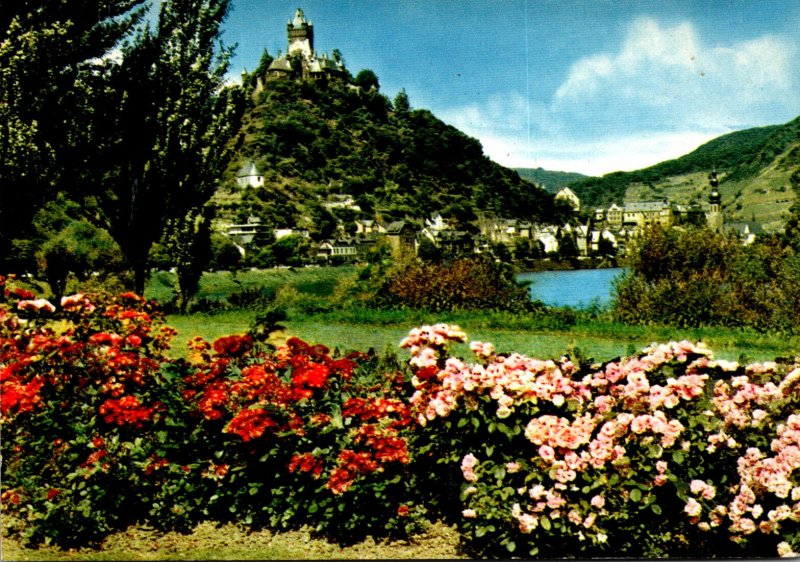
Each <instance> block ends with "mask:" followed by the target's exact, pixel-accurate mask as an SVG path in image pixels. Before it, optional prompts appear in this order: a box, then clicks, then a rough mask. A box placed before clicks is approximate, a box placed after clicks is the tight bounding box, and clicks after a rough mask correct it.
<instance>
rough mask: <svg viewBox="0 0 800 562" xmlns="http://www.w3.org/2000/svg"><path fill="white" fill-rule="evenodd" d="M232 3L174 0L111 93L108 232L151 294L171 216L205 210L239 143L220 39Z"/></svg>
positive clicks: (137, 284) (240, 98)
mask: <svg viewBox="0 0 800 562" xmlns="http://www.w3.org/2000/svg"><path fill="white" fill-rule="evenodd" d="M228 6H229V0H167V1H165V2H164V3H163V4H162V5H161V11H160V13H159V20H158V25H157V29H156V30H155V31H151V30H150V28H149V27H148V28H146V29H144V30H143V31H142V32H141V33H140V34H139V35H138V36H137V38H136V40H135V41H134V42H133V43H132V44H130V45H127V46H126V47H125V49H124V50H123V55H124V58H123V61H122V63H121V64H120V65H118V66H117V67H116V68H115V69H114V72H113V81H112V86H113V89H112V91H111V92H110V95H109V96H108V98H109V99H108V100H107V102H108V103H107V105H106V107H105V109H106V111H107V117H108V118H107V119H106V120H105V122H106V125H107V127H108V129H107V130H106V137H107V139H109V142H108V144H107V146H106V147H105V149H106V153H105V155H104V156H105V159H106V162H107V164H108V171H107V173H106V176H105V179H104V184H103V189H102V190H101V192H100V193H99V194H98V196H99V197H98V199H99V202H100V207H101V208H102V210H103V215H104V217H105V220H106V228H107V230H108V231H109V233H111V235H112V236H113V237H114V239H115V240H116V241H117V243H118V244H119V246H120V248H121V250H122V252H123V254H124V255H125V257H126V258H127V260H128V263H129V265H130V267H131V268H132V269H133V272H134V289H135V290H136V291H138V292H142V291H143V290H144V284H145V281H146V272H147V266H148V254H149V252H150V248H151V247H152V245H153V243H154V242H156V241H157V240H158V239H159V238H161V235H162V233H163V232H164V229H165V226H166V223H167V221H168V220H169V219H175V220H178V219H182V218H184V217H186V216H187V215H188V214H189V213H190V212H191V211H193V210H196V209H199V208H200V207H202V206H203V205H204V204H205V203H206V202H207V201H208V199H209V198H210V197H211V195H212V194H213V193H214V191H215V189H216V188H217V184H218V182H219V180H220V177H221V175H222V172H223V170H224V168H225V166H226V165H227V164H228V162H229V161H230V155H231V151H232V150H234V149H235V147H234V146H232V144H231V139H232V138H233V137H234V136H235V134H236V132H237V131H238V128H239V125H240V121H241V116H242V112H243V108H244V95H243V91H242V89H241V88H238V87H233V86H225V83H224V82H225V72H226V71H227V69H228V64H229V59H230V56H231V54H232V52H231V50H230V49H227V48H224V47H223V46H222V45H221V43H220V41H219V36H220V33H221V29H220V25H221V23H222V21H223V20H224V18H225V16H226V14H227V11H228Z"/></svg>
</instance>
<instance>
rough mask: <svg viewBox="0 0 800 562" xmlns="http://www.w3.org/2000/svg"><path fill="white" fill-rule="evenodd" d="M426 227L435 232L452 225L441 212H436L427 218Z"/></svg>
mask: <svg viewBox="0 0 800 562" xmlns="http://www.w3.org/2000/svg"><path fill="white" fill-rule="evenodd" d="M425 227H426V228H428V229H429V230H431V231H433V232H440V231H442V230H447V229H449V228H450V225H449V224H448V222H447V220H445V218H444V217H443V216H442V215H441V213H436V214H433V215H431V216H430V217H429V218H427V219H425Z"/></svg>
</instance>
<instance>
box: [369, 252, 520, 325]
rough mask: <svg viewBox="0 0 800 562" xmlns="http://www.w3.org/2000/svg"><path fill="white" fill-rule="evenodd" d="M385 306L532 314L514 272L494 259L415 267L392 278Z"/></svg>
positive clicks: (383, 293)
mask: <svg viewBox="0 0 800 562" xmlns="http://www.w3.org/2000/svg"><path fill="white" fill-rule="evenodd" d="M376 302H377V303H379V304H381V305H383V306H400V307H408V308H416V309H426V310H431V311H434V312H440V311H450V310H458V309H488V310H516V311H520V310H528V309H530V308H531V306H532V304H531V301H530V296H529V294H528V290H527V288H526V287H525V286H523V285H520V284H518V283H517V282H516V281H515V280H514V276H513V273H512V271H511V269H510V268H509V267H508V266H507V265H504V264H501V263H498V262H496V261H494V260H493V259H492V258H490V257H479V258H461V259H456V260H453V261H452V262H449V263H425V264H423V263H412V264H409V265H406V266H405V267H403V268H402V269H400V270H399V271H397V272H395V273H394V274H392V275H390V277H389V278H388V279H387V280H386V282H385V283H384V285H383V287H382V288H381V290H380V291H378V293H377V295H376Z"/></svg>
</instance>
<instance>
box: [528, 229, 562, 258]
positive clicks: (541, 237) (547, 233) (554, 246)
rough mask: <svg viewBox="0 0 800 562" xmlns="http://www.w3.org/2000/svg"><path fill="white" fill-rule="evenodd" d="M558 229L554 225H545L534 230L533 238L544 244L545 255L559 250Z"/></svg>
mask: <svg viewBox="0 0 800 562" xmlns="http://www.w3.org/2000/svg"><path fill="white" fill-rule="evenodd" d="M556 234H557V229H556V227H553V226H545V227H544V228H538V229H536V230H535V231H534V234H533V239H534V240H536V241H537V242H540V243H541V244H542V248H543V250H544V253H545V255H547V254H551V253H554V252H558V237H557V236H556Z"/></svg>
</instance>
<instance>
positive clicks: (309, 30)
mask: <svg viewBox="0 0 800 562" xmlns="http://www.w3.org/2000/svg"><path fill="white" fill-rule="evenodd" d="M286 32H287V34H288V36H289V53H288V54H289V55H291V54H292V53H294V52H296V51H300V52H301V53H303V56H304V58H305V59H309V58H311V55H312V54H313V53H314V24H312V23H311V22H309V21H306V16H305V14H303V10H301V9H300V8H297V11H296V12H295V14H294V19H293V20H291V21H290V22H289V23H288V24H287V25H286Z"/></svg>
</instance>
